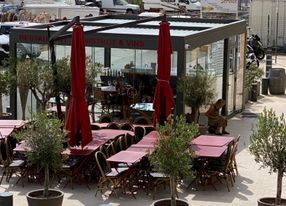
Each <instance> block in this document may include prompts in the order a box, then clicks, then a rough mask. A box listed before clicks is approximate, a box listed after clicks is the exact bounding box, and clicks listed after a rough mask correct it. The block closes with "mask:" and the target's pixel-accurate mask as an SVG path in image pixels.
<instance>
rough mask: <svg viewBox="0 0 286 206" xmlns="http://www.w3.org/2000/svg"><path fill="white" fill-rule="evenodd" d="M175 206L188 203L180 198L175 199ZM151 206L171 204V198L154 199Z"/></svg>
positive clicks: (167, 205) (184, 205) (186, 205)
mask: <svg viewBox="0 0 286 206" xmlns="http://www.w3.org/2000/svg"><path fill="white" fill-rule="evenodd" d="M176 202H177V206H189V203H188V202H186V201H185V200H181V199H176ZM152 206H171V199H170V198H165V199H160V200H156V201H155V202H154V203H153V204H152Z"/></svg>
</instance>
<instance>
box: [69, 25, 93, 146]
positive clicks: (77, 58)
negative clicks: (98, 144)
mask: <svg viewBox="0 0 286 206" xmlns="http://www.w3.org/2000/svg"><path fill="white" fill-rule="evenodd" d="M85 59H86V57H85V42H84V31H83V26H82V25H81V24H76V25H74V26H73V33H72V48H71V60H70V61H71V65H70V66H71V100H70V106H69V110H68V114H67V119H66V124H65V128H66V130H68V131H69V145H70V146H75V145H76V143H77V139H76V138H77V136H78V135H80V136H81V145H82V147H84V146H85V145H86V144H88V143H89V142H90V141H91V140H92V135H91V127H90V119H89V113H88V109H87V104H86V101H85Z"/></svg>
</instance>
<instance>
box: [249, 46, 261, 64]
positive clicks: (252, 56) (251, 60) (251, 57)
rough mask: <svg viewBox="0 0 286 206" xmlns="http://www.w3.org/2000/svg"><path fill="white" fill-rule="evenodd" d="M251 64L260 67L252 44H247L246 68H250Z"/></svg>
mask: <svg viewBox="0 0 286 206" xmlns="http://www.w3.org/2000/svg"><path fill="white" fill-rule="evenodd" d="M250 65H255V66H257V67H259V60H258V58H257V57H256V55H255V53H254V51H253V49H252V47H251V46H250V45H246V69H248V68H249V67H250Z"/></svg>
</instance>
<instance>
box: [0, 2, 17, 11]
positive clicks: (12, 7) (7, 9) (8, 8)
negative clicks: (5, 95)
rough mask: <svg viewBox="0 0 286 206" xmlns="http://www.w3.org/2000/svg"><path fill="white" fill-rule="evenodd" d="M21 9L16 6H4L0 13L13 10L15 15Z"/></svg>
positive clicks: (0, 8)
mask: <svg viewBox="0 0 286 206" xmlns="http://www.w3.org/2000/svg"><path fill="white" fill-rule="evenodd" d="M21 9H22V7H21V6H20V5H18V4H4V5H3V6H1V7H0V13H5V12H8V11H11V10H14V11H15V12H16V13H17V12H19V11H20V10H21Z"/></svg>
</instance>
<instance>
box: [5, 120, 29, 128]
mask: <svg viewBox="0 0 286 206" xmlns="http://www.w3.org/2000/svg"><path fill="white" fill-rule="evenodd" d="M25 124H26V121H24V120H16V119H12V120H11V119H9V120H0V128H15V129H19V128H22V127H23V126H25Z"/></svg>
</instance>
